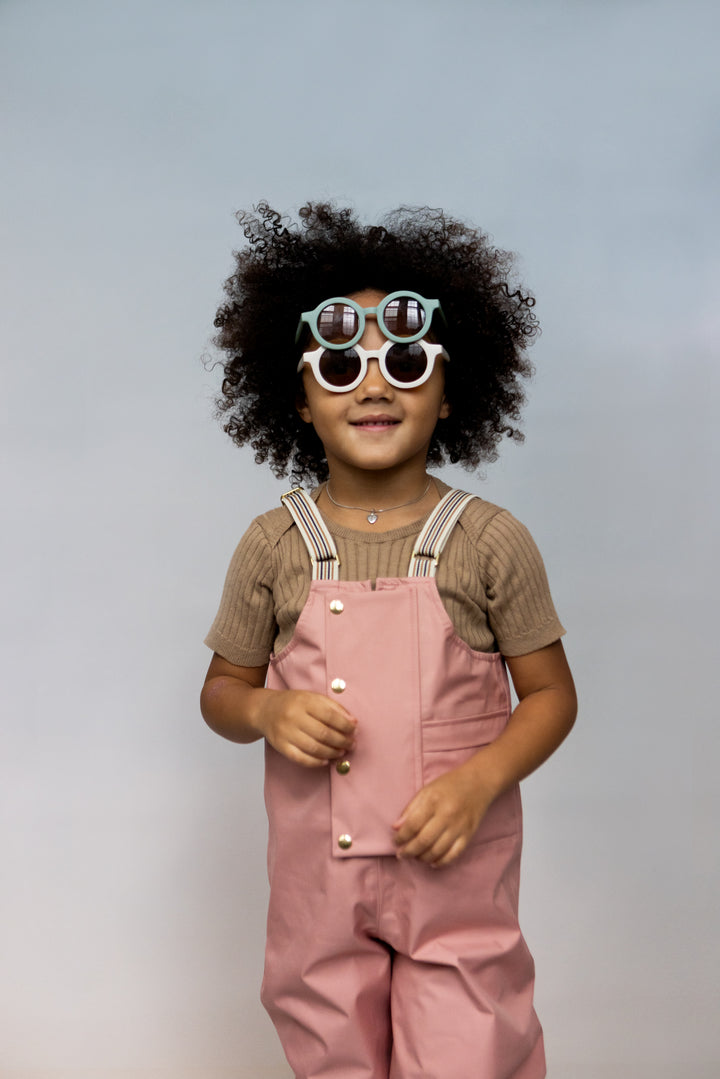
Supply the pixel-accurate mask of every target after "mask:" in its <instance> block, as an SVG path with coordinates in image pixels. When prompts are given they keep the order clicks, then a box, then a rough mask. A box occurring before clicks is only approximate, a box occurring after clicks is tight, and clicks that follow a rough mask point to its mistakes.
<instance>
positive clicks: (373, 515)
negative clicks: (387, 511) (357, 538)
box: [367, 510, 378, 525]
mask: <svg viewBox="0 0 720 1079" xmlns="http://www.w3.org/2000/svg"><path fill="white" fill-rule="evenodd" d="M367 519H368V524H371V525H374V524H375V522H376V521H377V519H378V515H377V513H376V512H375V510H371V511H370V513H368V515H367Z"/></svg>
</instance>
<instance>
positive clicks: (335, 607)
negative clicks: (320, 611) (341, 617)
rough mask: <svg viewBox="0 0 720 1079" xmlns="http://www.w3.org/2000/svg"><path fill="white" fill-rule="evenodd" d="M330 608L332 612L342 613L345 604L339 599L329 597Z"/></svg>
mask: <svg viewBox="0 0 720 1079" xmlns="http://www.w3.org/2000/svg"><path fill="white" fill-rule="evenodd" d="M330 610H331V611H332V613H333V614H342V613H343V611H344V610H345V604H344V603H343V601H342V600H341V599H331V600H330Z"/></svg>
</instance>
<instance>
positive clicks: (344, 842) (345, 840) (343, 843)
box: [338, 835, 352, 850]
mask: <svg viewBox="0 0 720 1079" xmlns="http://www.w3.org/2000/svg"><path fill="white" fill-rule="evenodd" d="M338 847H340V849H341V850H350V848H351V847H352V836H351V835H339V836H338Z"/></svg>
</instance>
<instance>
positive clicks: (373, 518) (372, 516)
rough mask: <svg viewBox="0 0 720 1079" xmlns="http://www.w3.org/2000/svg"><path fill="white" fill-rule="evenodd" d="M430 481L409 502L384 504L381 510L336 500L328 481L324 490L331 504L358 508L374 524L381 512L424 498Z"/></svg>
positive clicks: (342, 507) (400, 508)
mask: <svg viewBox="0 0 720 1079" xmlns="http://www.w3.org/2000/svg"><path fill="white" fill-rule="evenodd" d="M431 482H432V481H431V480H428V481H427V487H426V488H425V490H424V491H422V493H421V494H419V495H418V496H417V498H411V499H410V501H409V502H401V503H400V505H399V506H385V508H384V509H381V510H367V509H365V507H364V506H346V505H345V503H344V502H338V501H337V500H336V499H334V498H333V496H332V495H331V493H330V484H329V483H326V484H325V490H326V492H327V496H328V498H329V499H330V501H331V502H332V504H333V506H337V507H338V509H341V510H360V511H361V512H362V513H365V514H367V519H368V524H371V525H374V524H375V522H376V521H377V519H378V517H379V516H380V514H381V513H389V512H390V511H391V510H402V509H405V507H406V506H414V505H415V503H416V502H419V501H420V499H422V498H424V497H425V495H426V494H427V493H428V491H429V490H430V484H431Z"/></svg>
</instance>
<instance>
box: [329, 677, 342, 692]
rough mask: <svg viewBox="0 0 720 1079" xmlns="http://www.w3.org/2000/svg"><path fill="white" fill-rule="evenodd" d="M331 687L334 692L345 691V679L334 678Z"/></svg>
mask: <svg viewBox="0 0 720 1079" xmlns="http://www.w3.org/2000/svg"><path fill="white" fill-rule="evenodd" d="M330 689H331V690H332V691H333V693H343V692H344V690H345V679H344V678H333V680H332V682H331V683H330Z"/></svg>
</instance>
